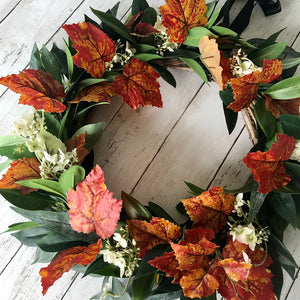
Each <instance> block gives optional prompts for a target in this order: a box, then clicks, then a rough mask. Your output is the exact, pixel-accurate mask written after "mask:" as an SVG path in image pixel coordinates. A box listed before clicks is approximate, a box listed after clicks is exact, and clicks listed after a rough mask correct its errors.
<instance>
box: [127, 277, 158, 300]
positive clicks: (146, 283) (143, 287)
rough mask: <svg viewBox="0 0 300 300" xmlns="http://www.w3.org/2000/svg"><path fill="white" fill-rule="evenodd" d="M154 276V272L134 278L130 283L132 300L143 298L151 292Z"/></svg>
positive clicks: (143, 299)
mask: <svg viewBox="0 0 300 300" xmlns="http://www.w3.org/2000/svg"><path fill="white" fill-rule="evenodd" d="M156 277H157V275H156V273H151V274H149V275H147V276H144V277H142V278H135V279H134V281H133V283H132V294H133V300H145V299H146V298H147V297H148V296H149V295H150V293H151V290H152V288H153V286H154V284H155V282H156Z"/></svg>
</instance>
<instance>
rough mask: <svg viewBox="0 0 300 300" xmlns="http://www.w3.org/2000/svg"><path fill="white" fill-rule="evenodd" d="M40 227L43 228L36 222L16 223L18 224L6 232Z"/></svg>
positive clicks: (12, 225) (10, 226) (11, 226)
mask: <svg viewBox="0 0 300 300" xmlns="http://www.w3.org/2000/svg"><path fill="white" fill-rule="evenodd" d="M40 226H41V225H40V224H37V223H35V222H22V223H16V224H11V225H9V229H7V230H6V231H5V232H11V231H17V230H23V229H30V228H35V227H40Z"/></svg>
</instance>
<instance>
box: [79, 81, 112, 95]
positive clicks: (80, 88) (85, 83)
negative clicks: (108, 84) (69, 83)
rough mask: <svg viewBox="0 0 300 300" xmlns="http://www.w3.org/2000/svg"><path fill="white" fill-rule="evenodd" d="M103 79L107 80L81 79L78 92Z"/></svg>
mask: <svg viewBox="0 0 300 300" xmlns="http://www.w3.org/2000/svg"><path fill="white" fill-rule="evenodd" d="M103 81H107V80H106V79H105V78H88V79H84V80H81V81H80V82H79V84H78V85H77V89H78V91H77V92H78V93H79V92H81V91H82V90H83V89H84V88H86V87H88V86H90V85H93V84H96V83H100V82H103Z"/></svg>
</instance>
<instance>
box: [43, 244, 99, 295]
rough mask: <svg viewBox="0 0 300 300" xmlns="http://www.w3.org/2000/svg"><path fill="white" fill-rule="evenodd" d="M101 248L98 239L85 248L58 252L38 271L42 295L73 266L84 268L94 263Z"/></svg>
mask: <svg viewBox="0 0 300 300" xmlns="http://www.w3.org/2000/svg"><path fill="white" fill-rule="evenodd" d="M101 248H102V241H101V240H100V239H99V240H98V242H97V243H95V244H91V245H89V246H87V247H84V246H78V247H73V248H70V249H66V250H64V251H62V252H60V253H59V254H58V255H57V257H55V258H54V259H53V260H52V262H51V263H50V264H49V265H48V266H47V267H46V268H42V269H41V270H40V276H41V281H42V287H43V295H45V294H46V292H47V291H48V289H49V287H50V286H52V285H53V283H54V282H55V281H56V280H57V279H59V278H60V277H62V275H63V274H64V273H65V272H68V271H70V270H71V268H72V267H73V266H74V265H78V264H80V265H82V266H85V265H87V264H89V263H91V262H92V261H94V260H95V258H96V256H97V254H98V253H99V251H100V249H101Z"/></svg>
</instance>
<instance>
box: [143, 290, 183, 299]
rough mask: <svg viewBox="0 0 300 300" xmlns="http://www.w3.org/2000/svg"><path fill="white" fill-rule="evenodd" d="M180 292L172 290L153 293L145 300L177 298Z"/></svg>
mask: <svg viewBox="0 0 300 300" xmlns="http://www.w3.org/2000/svg"><path fill="white" fill-rule="evenodd" d="M181 294H182V291H181V290H179V291H173V292H169V293H162V294H155V295H152V296H149V297H148V298H147V300H176V299H178V298H179V297H180V296H181Z"/></svg>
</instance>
